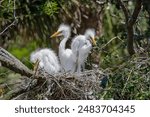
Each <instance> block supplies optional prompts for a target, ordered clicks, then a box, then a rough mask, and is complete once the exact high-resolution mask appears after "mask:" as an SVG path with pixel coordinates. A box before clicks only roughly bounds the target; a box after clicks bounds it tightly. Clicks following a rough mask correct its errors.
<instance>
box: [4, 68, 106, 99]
mask: <svg viewBox="0 0 150 117" xmlns="http://www.w3.org/2000/svg"><path fill="white" fill-rule="evenodd" d="M105 76H106V75H105V74H104V73H102V72H101V71H99V70H97V71H93V70H90V71H86V72H83V73H82V74H81V75H80V76H79V75H77V74H57V75H54V76H52V75H49V74H45V78H46V79H45V80H40V79H29V78H27V77H24V78H23V80H21V82H22V83H21V82H19V83H17V84H18V86H17V85H16V87H17V88H16V87H15V90H13V91H11V93H9V98H7V99H28V100H30V99H49V100H60V99H64V100H66V99H73V100H76V99H78V100H81V99H82V100H85V99H99V97H98V95H99V93H101V91H102V89H103V88H102V87H101V86H100V85H101V80H102V79H103V78H104V77H105ZM16 89H18V90H16ZM10 94H11V96H10ZM6 97H7V96H6ZM6 97H5V98H6Z"/></svg>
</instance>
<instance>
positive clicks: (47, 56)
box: [30, 48, 60, 74]
mask: <svg viewBox="0 0 150 117" xmlns="http://www.w3.org/2000/svg"><path fill="white" fill-rule="evenodd" d="M37 60H39V68H40V69H43V70H44V71H46V72H47V73H49V74H55V73H57V72H59V71H60V64H59V61H58V58H57V56H56V54H55V53H54V52H53V51H52V50H51V49H48V48H45V49H41V50H38V51H35V52H32V53H31V55H30V61H31V62H32V63H35V62H36V61H37Z"/></svg>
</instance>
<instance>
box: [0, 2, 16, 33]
mask: <svg viewBox="0 0 150 117" xmlns="http://www.w3.org/2000/svg"><path fill="white" fill-rule="evenodd" d="M9 2H10V1H9ZM13 9H14V12H13V16H14V21H13V22H12V23H11V24H10V25H8V26H7V27H6V28H5V29H4V30H3V31H2V32H0V35H2V34H3V33H4V32H5V31H6V30H8V29H9V28H10V27H11V26H13V25H15V23H16V22H17V18H16V10H15V9H16V0H14V8H13Z"/></svg>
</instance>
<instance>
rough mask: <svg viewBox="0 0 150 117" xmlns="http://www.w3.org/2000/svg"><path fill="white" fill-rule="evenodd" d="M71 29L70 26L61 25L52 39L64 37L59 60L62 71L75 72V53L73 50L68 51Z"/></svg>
mask: <svg viewBox="0 0 150 117" xmlns="http://www.w3.org/2000/svg"><path fill="white" fill-rule="evenodd" d="M70 33H71V29H70V27H69V26H68V25H65V24H61V25H60V26H59V28H58V30H57V32H56V33H54V34H53V35H52V36H51V38H52V37H57V36H63V39H62V41H61V42H60V45H59V59H60V64H61V71H62V72H63V71H64V72H71V73H73V72H75V61H74V59H73V57H74V56H73V52H72V50H71V49H68V48H67V49H66V42H67V40H68V39H69V37H70Z"/></svg>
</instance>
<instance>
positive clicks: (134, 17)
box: [128, 0, 142, 26]
mask: <svg viewBox="0 0 150 117" xmlns="http://www.w3.org/2000/svg"><path fill="white" fill-rule="evenodd" d="M141 7H142V0H136V5H135V9H134V11H133V14H132V16H131V19H130V20H129V22H128V23H129V25H131V26H133V25H134V23H135V22H136V20H137V17H138V15H139V13H140V11H141Z"/></svg>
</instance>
